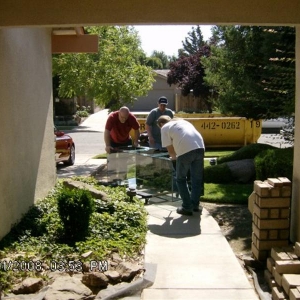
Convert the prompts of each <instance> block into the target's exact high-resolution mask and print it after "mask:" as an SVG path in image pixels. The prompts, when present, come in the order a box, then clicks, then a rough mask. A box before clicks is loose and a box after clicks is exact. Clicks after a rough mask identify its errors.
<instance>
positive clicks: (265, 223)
mask: <svg viewBox="0 0 300 300" xmlns="http://www.w3.org/2000/svg"><path fill="white" fill-rule="evenodd" d="M256 226H257V227H258V228H259V229H288V228H289V227H290V221H289V219H274V220H271V219H260V218H257V224H256Z"/></svg>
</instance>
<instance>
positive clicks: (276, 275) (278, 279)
mask: <svg viewBox="0 0 300 300" xmlns="http://www.w3.org/2000/svg"><path fill="white" fill-rule="evenodd" d="M273 276H274V279H275V282H276V283H277V284H278V286H280V287H282V274H280V273H278V272H277V270H276V268H275V269H274V272H273Z"/></svg>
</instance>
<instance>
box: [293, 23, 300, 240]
mask: <svg viewBox="0 0 300 300" xmlns="http://www.w3.org/2000/svg"><path fill="white" fill-rule="evenodd" d="M296 49H297V51H296V78H297V80H296V99H295V101H296V102H295V143H294V173H293V196H292V204H291V239H292V241H294V242H295V241H300V151H299V149H300V81H299V78H300V26H297V27H296Z"/></svg>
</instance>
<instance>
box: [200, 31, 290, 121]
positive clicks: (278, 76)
mask: <svg viewBox="0 0 300 300" xmlns="http://www.w3.org/2000/svg"><path fill="white" fill-rule="evenodd" d="M212 40H213V41H214V45H211V55H210V57H209V58H202V63H203V65H204V66H205V68H206V69H205V70H206V78H205V81H206V83H207V84H208V85H210V86H213V87H214V90H215V91H216V92H217V93H218V97H219V98H218V100H219V101H218V103H219V108H220V110H221V112H222V113H225V114H229V115H239V116H245V117H248V118H254V119H258V118H274V117H278V116H283V115H290V114H291V112H293V111H294V101H295V100H294V98H295V30H294V28H293V27H263V26H215V27H214V28H213V39H212Z"/></svg>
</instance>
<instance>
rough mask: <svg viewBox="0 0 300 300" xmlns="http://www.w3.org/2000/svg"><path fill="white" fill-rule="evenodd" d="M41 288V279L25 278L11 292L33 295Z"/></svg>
mask: <svg viewBox="0 0 300 300" xmlns="http://www.w3.org/2000/svg"><path fill="white" fill-rule="evenodd" d="M42 287H43V279H41V278H31V277H29V278H26V279H25V280H23V281H22V282H21V283H20V284H18V285H17V286H15V287H14V288H13V290H12V292H13V293H14V294H16V295H19V294H33V293H36V292H37V291H38V290H40V289H41V288H42Z"/></svg>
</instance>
